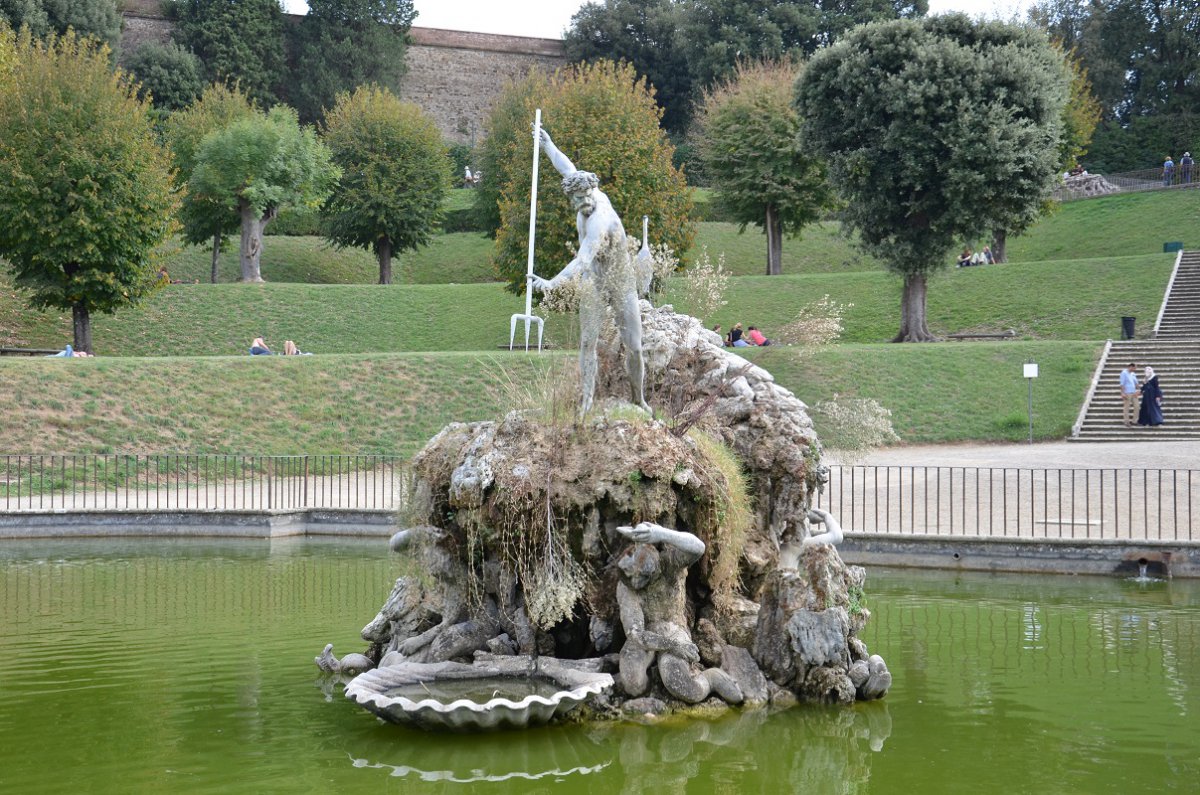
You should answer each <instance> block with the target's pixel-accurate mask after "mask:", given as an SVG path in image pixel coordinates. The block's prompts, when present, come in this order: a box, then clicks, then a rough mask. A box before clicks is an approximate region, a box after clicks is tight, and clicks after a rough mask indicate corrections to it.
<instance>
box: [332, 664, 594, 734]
mask: <svg viewBox="0 0 1200 795" xmlns="http://www.w3.org/2000/svg"><path fill="white" fill-rule="evenodd" d="M612 684H613V679H612V676H610V675H609V674H604V673H591V672H586V671H575V670H557V671H554V672H547V671H544V670H542V671H522V672H506V671H502V670H498V669H497V668H495V667H491V666H473V665H466V664H462V663H433V664H424V663H401V664H399V665H389V666H384V667H382V668H376V669H375V670H373V671H367V672H365V673H363V674H360V675H359V676H357V677H355V678H354V679H353V680H352V681H351V682H350V684H348V685H347V686H346V697H347V698H349V699H350V700H352V701H354V702H356V703H357V704H359V705H360V706H362V707H364V708H366V709H368V710H370V711H371V712H373V713H375V714H376V715H378V716H379V717H381V718H383V719H384V720H387V721H391V722H392V723H400V724H405V725H408V726H413V727H415V728H420V729H430V730H435V731H455V732H477V731H493V730H497V729H522V728H525V727H528V726H537V725H540V724H543V723H547V722H549V721H550V720H551V719H553V718H554V717H556V716H559V715H563V714H565V713H567V712H569V711H570V710H572V709H574V708H575V707H576V706H578V705H579V704H581V703H582V702H584V701H586V700H587V699H589V698H591V697H592V696H594V695H597V694H599V693H602V692H604V691H605V690H607V689H608V688H610V687H612Z"/></svg>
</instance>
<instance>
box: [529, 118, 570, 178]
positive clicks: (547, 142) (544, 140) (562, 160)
mask: <svg viewBox="0 0 1200 795" xmlns="http://www.w3.org/2000/svg"><path fill="white" fill-rule="evenodd" d="M538 132H539V133H540V135H539V139H540V140H541V144H542V151H543V152H545V153H546V156H547V157H549V158H550V162H551V163H553V164H554V167H555V168H556V169H558V173H559V174H562V175H563V176H564V177H565V176H567V175H568V174H574V173H575V172H576V171H578V170H579V169H577V168H575V164H574V163H572V162H571V159H570V158H569V157H567V156H566V155H564V154H563V153H562V152H561V151H559V148H558V147H557V146H555V145H554V141H552V140H551V139H550V133H548V132H546V130H545V129H544V128H543V129H540V130H538Z"/></svg>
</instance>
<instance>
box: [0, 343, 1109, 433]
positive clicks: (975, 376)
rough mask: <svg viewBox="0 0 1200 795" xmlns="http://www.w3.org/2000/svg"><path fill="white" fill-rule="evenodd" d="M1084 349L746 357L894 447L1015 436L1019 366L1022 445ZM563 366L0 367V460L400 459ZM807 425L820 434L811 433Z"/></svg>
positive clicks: (332, 362)
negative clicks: (843, 403)
mask: <svg viewBox="0 0 1200 795" xmlns="http://www.w3.org/2000/svg"><path fill="white" fill-rule="evenodd" d="M1097 350H1098V345H1097V344H1095V343H1080V342H1030V343H1022V342H1009V343H998V344H988V343H976V344H962V345H944V346H931V345H920V346H917V345H911V346H893V345H847V346H837V347H831V348H828V349H826V350H823V351H821V352H819V353H817V354H815V355H813V356H811V357H806V356H804V355H802V354H801V353H800V352H799V351H797V350H796V349H785V348H780V349H776V350H772V349H769V348H767V349H762V350H760V351H755V352H753V353H752V355H753V356H754V357H755V359H756V360H757V361H758V362H760V363H761V364H763V365H764V366H766V367H768V368H769V369H770V370H771V371H772V372H773V373H774V374H775V375H776V377H777V379H778V381H779V382H780V383H781V384H783V385H784V386H787V387H788V388H789V389H792V390H793V391H794V392H796V394H797V395H798V396H799V397H801V398H802V399H803V400H805V401H806V402H808V403H810V404H812V403H817V402H819V401H821V400H825V399H828V398H829V397H831V396H832V395H833V394H835V393H838V394H842V395H854V396H870V397H874V398H876V399H877V400H879V401H880V402H881V403H883V404H884V405H885V406H888V407H889V408H891V409H892V411H893V419H894V421H895V424H896V428H897V431H898V432H899V434H900V436H901V438H902V439H903V440H904V441H907V442H913V443H917V442H936V441H947V440H955V441H965V440H995V441H1000V440H1015V439H1022V438H1024V435H1025V432H1026V431H1025V383H1024V380H1023V379H1022V378H1021V363H1022V362H1024V361H1026V360H1027V359H1034V360H1035V361H1037V362H1038V363H1039V364H1040V365H1041V378H1039V380H1038V382H1037V384H1036V385H1035V386H1036V389H1035V392H1034V411H1035V433H1036V434H1037V435H1038V436H1039V437H1049V438H1053V437H1061V436H1063V435H1065V434H1066V433H1067V432H1068V431H1069V429H1070V425H1071V423H1072V422H1073V421H1074V419H1075V413H1076V411H1077V410H1078V406H1079V402H1080V400H1081V399H1082V397H1083V394H1084V391H1085V390H1086V388H1087V383H1088V378H1089V377H1090V375H1091V367H1092V364H1093V362H1094V357H1095V355H1096V352H1097ZM562 356H565V357H569V358H573V355H572V354H568V353H555V354H544V355H543V356H541V357H537V356H526V355H524V354H512V355H510V354H507V353H505V354H498V355H495V356H493V355H486V354H478V353H440V354H436V355H433V354H420V353H403V354H374V355H344V356H312V357H299V358H284V357H254V358H251V357H247V356H237V357H180V358H172V359H163V358H132V357H131V358H124V359H116V358H113V359H104V358H96V359H90V360H84V359H74V360H69V359H18V358H0V405H4V406H6V407H7V410H6V416H5V422H4V423H3V424H0V450H3V451H5V452H7V453H47V454H49V453H66V452H70V453H146V452H188V453H254V454H260V455H270V454H276V455H285V454H299V453H310V454H337V453H344V454H369V453H400V454H405V455H407V454H411V453H413V452H415V451H416V450H417V449H419V448H420V447H421V445H423V444H424V443H425V441H426V440H428V439H429V438H430V437H431V436H432V435H433V434H434V433H436V432H437V431H438V430H439V429H440V428H442V426H443V425H445V424H446V423H448V422H451V421H456V420H457V421H471V420H480V419H487V418H493V417H495V416H497V415H498V414H499V413H501V412H502V411H503V410H504V406H502V398H501V397H500V394H501V391H500V390H497V389H496V388H495V382H496V375H497V373H499V372H500V371H501V370H505V371H507V372H508V374H509V376H510V377H511V378H513V379H514V380H518V381H520V380H521V379H523V378H525V377H527V375H528V373H529V372H530V369H529V368H533V367H540V366H544V365H545V363H546V362H547V361H548V360H549V359H550V358H551V357H562ZM819 432H820V427H819V426H818V433H819Z"/></svg>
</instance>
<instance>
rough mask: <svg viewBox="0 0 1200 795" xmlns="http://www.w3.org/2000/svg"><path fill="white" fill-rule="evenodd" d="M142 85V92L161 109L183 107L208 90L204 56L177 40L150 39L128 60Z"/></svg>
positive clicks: (131, 70) (141, 95) (126, 65)
mask: <svg viewBox="0 0 1200 795" xmlns="http://www.w3.org/2000/svg"><path fill="white" fill-rule="evenodd" d="M125 68H126V69H128V70H129V71H130V72H131V73H132V74H133V76H134V77H136V78H137V80H138V82H139V83H141V87H140V89H139V91H138V96H140V97H143V98H147V96H148V97H149V99H150V100H151V101H152V102H153V103H154V107H156V108H159V109H161V110H167V111H171V110H179V109H180V108H186V107H187V106H188V105H191V104H192V103H193V102H195V101H196V97H198V96H200V92H201V91H203V90H204V78H203V77H201V75H200V73H201V70H202V66H201V64H200V59H199V58H197V57H196V56H194V55H192V54H191V53H190V52H188V51H187V50H185V49H184V48H182V47H180V46H179V45H178V44H176V43H174V42H167V43H166V44H159V43H158V42H147V43H145V44H143V45H142V46H140V47H138V48H137V49H136V50H134V51H133V54H132V55H130V56H129V58H128V59H126V61H125Z"/></svg>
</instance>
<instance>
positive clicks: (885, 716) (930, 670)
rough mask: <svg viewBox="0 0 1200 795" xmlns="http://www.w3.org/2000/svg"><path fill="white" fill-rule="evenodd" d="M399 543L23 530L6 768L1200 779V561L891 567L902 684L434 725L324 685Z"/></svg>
mask: <svg viewBox="0 0 1200 795" xmlns="http://www.w3.org/2000/svg"><path fill="white" fill-rule="evenodd" d="M394 565H395V564H394V561H389V560H388V558H387V556H386V554H385V544H384V542H382V541H369V542H361V543H360V542H345V541H339V542H314V541H289V542H285V543H280V542H274V543H266V542H262V543H259V542H244V543H216V542H203V541H175V542H150V541H141V542H137V541H119V540H114V541H102V542H101V541H96V542H80V541H76V542H70V543H57V542H56V543H49V542H46V543H36V544H35V543H26V542H7V543H2V544H0V792H3V793H10V792H16V793H24V792H38V793H41V792H72V793H74V792H99V793H104V792H337V793H357V792H465V791H468V790H470V791H475V790H478V791H480V792H485V793H509V792H514V793H517V792H519V793H539V792H551V791H554V792H576V791H587V792H597V793H607V792H631V793H632V792H655V793H657V792H668V793H675V792H678V793H683V792H688V793H692V792H696V793H706V792H722V793H724V792H729V793H740V792H762V793H776V792H784V791H789V792H805V793H808V792H812V793H826V792H829V793H904V795H915V794H916V793H980V792H984V793H991V792H998V793H999V792H1003V793H1024V792H1029V793H1143V792H1188V793H1195V792H1197V791H1200V584H1198V583H1194V582H1187V581H1175V582H1151V583H1138V582H1133V581H1119V580H1108V579H1096V578H1082V577H1032V576H1029V577H1009V576H989V575H966V574H963V575H955V574H951V573H922V572H903V571H883V570H873V571H871V572H869V576H868V581H867V605H868V607H869V608H870V609H871V611H872V613H873V617H872V619H871V622H870V624H869V625H868V627H867V629H866V632H865V633H864V639H865V640H866V641H867V643H868V645H869V646H870V648H871V650H872V651H873V652H878V653H880V654H882V655H883V656H884V657H885V658H886V659H887V661H888V665H889V666H890V667H891V670H892V673H893V675H894V676H895V685H894V687H893V689H892V691H891V693H890V694H889V695H888V696H887V698H886V699H884V700H882V701H879V702H875V703H871V704H859V705H857V706H855V707H852V708H816V707H800V708H796V709H792V710H788V711H784V712H777V713H774V714H769V713H768V712H766V711H764V710H756V711H750V712H744V713H738V712H734V713H731V714H730V715H728V716H727V717H725V718H722V719H715V720H692V721H675V722H671V723H668V724H666V725H659V726H653V727H650V726H642V725H637V724H630V723H627V724H619V725H590V726H565V727H555V726H551V727H546V728H540V729H536V730H531V731H528V732H512V733H503V734H494V735H483V736H453V735H434V734H424V733H420V732H417V731H413V730H409V729H405V728H402V727H399V726H392V725H389V724H384V723H382V722H380V721H378V720H377V719H376V718H375V717H374V716H372V715H371V714H370V713H368V712H366V711H365V710H363V709H361V708H360V707H358V706H356V705H355V704H353V703H351V702H350V701H348V700H347V699H345V697H344V696H343V695H342V693H341V687H340V686H334V685H331V684H329V683H323V682H322V680H321V678H320V677H319V676H318V672H317V669H316V667H315V666H314V665H313V657H314V656H315V655H316V654H318V653H319V652H320V651H321V648H322V647H323V646H324V644H325V643H327V642H333V643H334V644H335V651H337V652H338V653H345V652H349V651H361V649H362V645H363V644H362V643H361V641H359V640H358V637H357V636H358V630H359V629H360V628H361V627H362V625H363V624H365V623H367V621H368V620H370V619H371V618H372V617H373V616H374V614H375V611H376V610H377V609H378V607H379V605H380V604H381V603H382V602H383V600H384V599H385V598H386V596H387V594H388V591H389V589H390V585H391V582H392V580H393V579H394V577H395V576H396V572H395V568H394Z"/></svg>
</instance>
